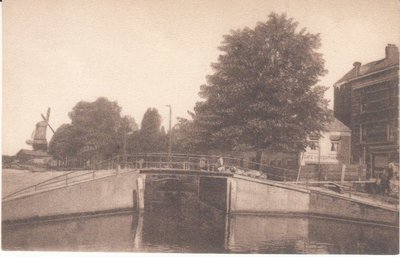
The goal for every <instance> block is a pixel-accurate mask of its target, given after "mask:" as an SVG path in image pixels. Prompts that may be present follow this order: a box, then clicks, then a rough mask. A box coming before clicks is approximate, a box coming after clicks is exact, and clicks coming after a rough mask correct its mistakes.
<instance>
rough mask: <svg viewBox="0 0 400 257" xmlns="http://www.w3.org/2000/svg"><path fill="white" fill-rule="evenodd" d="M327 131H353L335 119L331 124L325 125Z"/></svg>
mask: <svg viewBox="0 0 400 257" xmlns="http://www.w3.org/2000/svg"><path fill="white" fill-rule="evenodd" d="M325 131H336V132H351V129H349V127H347V126H346V125H344V124H343V123H342V122H341V121H340V120H338V119H336V118H333V120H332V121H331V122H329V123H327V124H326V125H325Z"/></svg>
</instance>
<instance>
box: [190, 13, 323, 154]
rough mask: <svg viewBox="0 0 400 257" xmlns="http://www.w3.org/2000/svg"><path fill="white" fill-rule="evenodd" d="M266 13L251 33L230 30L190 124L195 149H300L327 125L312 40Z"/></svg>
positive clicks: (319, 65) (319, 58) (314, 39)
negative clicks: (194, 133)
mask: <svg viewBox="0 0 400 257" xmlns="http://www.w3.org/2000/svg"><path fill="white" fill-rule="evenodd" d="M297 26H298V23H297V22H294V21H293V20H292V19H288V18H287V17H286V15H277V14H275V13H272V14H270V15H269V19H268V20H267V21H266V22H263V23H261V22H260V23H258V24H257V25H256V27H255V28H254V29H250V28H244V29H238V30H235V31H231V33H230V34H229V35H225V36H224V41H223V42H222V45H221V46H220V47H219V49H220V50H221V51H222V52H224V53H223V54H221V55H220V56H219V58H218V62H217V63H213V64H212V68H213V70H214V73H213V74H212V75H209V76H208V77H207V84H206V85H202V86H201V91H200V96H201V97H202V98H203V99H204V101H201V102H197V103H196V105H195V108H194V115H193V125H194V126H195V127H196V130H197V133H199V135H198V136H197V137H196V138H202V142H201V143H202V144H204V143H206V144H207V145H208V147H211V148H216V149H221V150H224V151H230V150H238V149H255V150H257V149H263V148H274V149H289V148H290V149H302V148H304V147H305V146H306V144H307V142H306V137H307V135H309V134H310V133H312V132H314V133H319V131H320V130H321V129H322V128H323V124H324V122H326V121H327V120H328V112H327V104H328V102H327V100H324V99H323V94H324V92H325V90H326V88H325V87H322V86H319V85H316V84H317V82H318V81H319V77H320V76H322V75H324V74H325V73H326V70H325V69H324V60H323V58H322V55H321V54H320V53H318V52H316V50H317V49H318V48H319V46H320V39H319V35H314V34H310V33H308V32H306V30H305V29H301V30H299V31H298V30H297Z"/></svg>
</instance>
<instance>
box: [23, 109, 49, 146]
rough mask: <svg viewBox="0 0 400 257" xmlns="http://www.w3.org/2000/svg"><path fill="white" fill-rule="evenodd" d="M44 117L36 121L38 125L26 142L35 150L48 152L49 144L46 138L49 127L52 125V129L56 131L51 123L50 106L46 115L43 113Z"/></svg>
mask: <svg viewBox="0 0 400 257" xmlns="http://www.w3.org/2000/svg"><path fill="white" fill-rule="evenodd" d="M42 118H43V120H42V121H39V122H38V123H36V127H35V130H34V131H33V133H32V136H31V139H29V140H27V141H26V143H27V144H28V145H31V146H32V148H33V150H37V151H45V152H47V146H48V144H47V139H46V132H47V127H50V129H51V130H52V131H53V133H54V130H53V129H52V128H51V126H50V125H49V118H50V108H48V110H47V115H46V117H45V116H44V115H43V114H42Z"/></svg>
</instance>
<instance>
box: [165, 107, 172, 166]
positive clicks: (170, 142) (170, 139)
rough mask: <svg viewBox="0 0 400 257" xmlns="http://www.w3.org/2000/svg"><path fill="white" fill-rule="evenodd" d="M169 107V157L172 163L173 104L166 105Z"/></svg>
mask: <svg viewBox="0 0 400 257" xmlns="http://www.w3.org/2000/svg"><path fill="white" fill-rule="evenodd" d="M166 106H167V107H169V130H168V131H169V141H168V159H169V162H170V164H171V152H172V131H171V117H172V106H171V105H170V104H168V105H166Z"/></svg>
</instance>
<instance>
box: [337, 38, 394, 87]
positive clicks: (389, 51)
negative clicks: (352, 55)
mask: <svg viewBox="0 0 400 257" xmlns="http://www.w3.org/2000/svg"><path fill="white" fill-rule="evenodd" d="M395 65H399V49H398V48H397V46H396V45H393V44H388V45H387V46H386V48H385V58H384V59H381V60H378V61H374V62H370V63H367V64H364V65H361V63H360V62H355V63H354V64H353V66H354V67H353V69H351V70H350V71H349V72H347V73H346V74H345V75H344V76H343V77H342V78H341V79H339V80H338V81H337V82H336V83H335V84H334V85H335V86H340V85H342V84H344V83H346V82H348V81H349V80H351V79H354V78H356V77H360V76H364V75H367V74H369V73H373V72H376V71H381V70H385V69H386V68H388V67H391V66H395Z"/></svg>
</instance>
